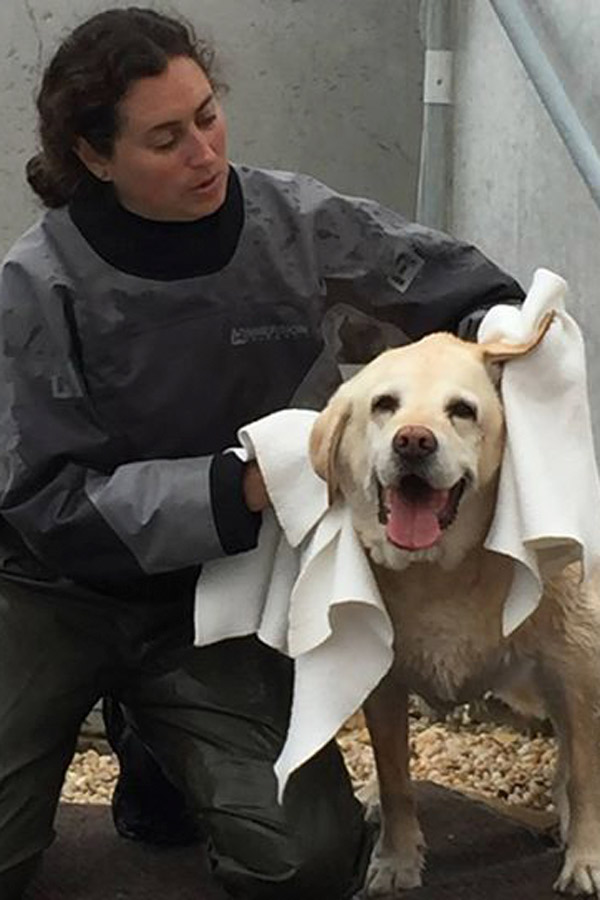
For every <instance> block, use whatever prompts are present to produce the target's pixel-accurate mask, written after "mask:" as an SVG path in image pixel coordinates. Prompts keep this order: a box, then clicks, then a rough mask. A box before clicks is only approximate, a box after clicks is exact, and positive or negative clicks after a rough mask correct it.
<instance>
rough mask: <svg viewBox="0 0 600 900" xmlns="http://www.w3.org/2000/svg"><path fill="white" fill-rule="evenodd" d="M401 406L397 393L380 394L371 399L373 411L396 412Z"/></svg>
mask: <svg viewBox="0 0 600 900" xmlns="http://www.w3.org/2000/svg"><path fill="white" fill-rule="evenodd" d="M399 408H400V400H399V398H398V397H396V395H395V394H380V395H379V397H374V398H373V400H372V401H371V412H373V413H395V412H396V410H398V409H399Z"/></svg>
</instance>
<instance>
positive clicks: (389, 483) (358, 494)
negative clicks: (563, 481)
mask: <svg viewBox="0 0 600 900" xmlns="http://www.w3.org/2000/svg"><path fill="white" fill-rule="evenodd" d="M549 323H550V320H548V321H547V322H545V323H544V325H543V327H542V328H541V329H540V332H539V333H538V335H537V336H536V338H535V339H534V340H533V341H531V342H529V343H527V344H521V345H506V344H501V343H494V344H487V345H486V344H472V343H467V342H466V341H461V340H459V339H458V338H456V337H454V336H452V335H450V334H434V335H430V336H429V337H426V338H423V339H422V340H421V341H419V342H417V343H415V344H410V345H409V346H406V347H401V348H398V349H395V350H388V351H386V352H385V353H383V354H381V355H380V356H378V357H377V358H376V359H375V360H373V362H371V363H369V365H367V366H365V368H364V369H362V370H361V371H360V372H359V373H358V374H357V375H355V376H354V377H353V378H352V379H350V380H349V381H347V382H346V383H345V384H344V385H342V386H341V388H340V389H339V390H338V391H337V392H336V394H335V395H334V396H333V398H332V399H331V401H330V402H329V404H328V406H327V407H326V409H325V410H324V411H323V412H322V413H321V415H320V416H319V418H318V419H317V421H316V423H315V425H314V428H313V431H312V434H311V441H310V453H311V460H312V463H313V466H314V468H315V471H316V472H317V473H318V474H319V475H320V476H321V477H322V478H324V479H325V480H326V481H327V484H328V488H329V496H330V499H331V498H333V496H334V495H335V493H336V492H337V491H340V492H341V493H342V494H343V496H344V497H345V499H346V501H347V502H348V503H349V505H350V508H351V510H352V515H353V519H354V524H355V526H356V529H357V531H358V533H359V535H360V537H361V540H362V542H363V544H364V545H365V547H366V548H367V549H368V550H369V552H370V554H371V557H372V558H373V560H374V561H375V562H377V563H380V564H382V565H385V566H387V567H389V568H394V569H401V568H404V567H405V566H407V565H409V564H410V563H411V562H414V561H431V562H433V561H435V562H439V563H440V564H441V565H443V566H445V567H448V568H451V567H453V566H454V565H456V564H457V563H458V562H460V560H461V559H462V558H463V556H464V554H465V553H466V552H467V551H468V550H469V549H471V548H472V547H474V546H476V545H477V544H478V543H481V542H482V541H483V539H484V537H485V534H486V532H487V529H488V527H489V523H490V519H491V515H492V512H493V504H494V498H495V491H496V483H497V476H498V472H499V468H500V462H501V458H502V451H503V444H504V420H503V413H502V406H501V402H500V397H499V393H498V390H497V386H496V385H497V381H498V377H499V366H498V364H499V363H501V362H503V361H505V360H507V359H509V358H512V357H514V356H518V355H522V354H524V353H527V352H528V351H530V350H532V349H533V348H534V347H535V346H537V343H539V340H541V338H542V336H543V334H544V333H545V331H546V329H547V327H548V325H549Z"/></svg>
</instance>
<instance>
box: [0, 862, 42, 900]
mask: <svg viewBox="0 0 600 900" xmlns="http://www.w3.org/2000/svg"><path fill="white" fill-rule="evenodd" d="M41 858H42V856H41V853H40V854H37V855H36V856H33V857H31V858H30V859H26V860H24V861H23V862H22V863H19V864H18V865H17V866H13V868H11V869H6V870H5V871H4V872H0V897H1V898H2V900H21V898H22V896H23V894H24V892H25V888H26V887H27V885H28V884H29V882H30V881H31V879H32V878H33V876H34V874H35V871H36V869H37V867H38V866H39V863H40V860H41Z"/></svg>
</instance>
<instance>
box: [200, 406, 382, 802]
mask: <svg viewBox="0 0 600 900" xmlns="http://www.w3.org/2000/svg"><path fill="white" fill-rule="evenodd" d="M316 417H317V413H315V412H310V411H307V410H283V411H281V412H277V413H273V414H272V415H270V416H266V417H265V418H263V419H259V420H258V421H256V422H253V423H251V424H250V425H247V426H245V427H244V428H242V429H241V430H240V432H239V433H238V438H239V441H240V444H241V448H236V449H235V451H234V452H236V453H237V454H238V455H239V456H241V457H242V458H243V459H252V458H256V459H257V461H258V464H259V466H260V469H261V472H262V473H263V477H264V479H265V482H266V486H267V490H268V493H269V497H270V498H271V502H272V504H273V510H267V511H266V512H265V513H264V515H263V525H262V528H261V531H260V535H259V542H258V546H257V548H256V549H255V550H251V551H249V552H248V553H241V554H238V555H237V556H230V557H227V558H225V559H219V560H214V561H212V562H209V563H207V564H206V565H205V566H204V567H203V569H202V573H201V575H200V578H199V580H198V585H197V588H196V605H195V642H196V644H209V643H213V642H215V641H219V640H222V639H224V638H229V637H239V636H242V635H246V634H257V635H258V637H259V638H260V639H261V640H262V641H263V642H264V643H266V644H268V645H269V646H271V647H274V648H275V649H277V650H280V651H281V652H282V653H286V654H288V655H289V656H291V657H292V658H293V659H294V660H295V678H294V695H293V699H292V710H291V718H290V723H289V728H288V734H287V737H286V741H285V744H284V746H283V749H282V751H281V754H280V756H279V758H278V760H277V761H276V764H275V773H276V775H277V779H278V784H279V795H280V797H281V796H282V795H283V791H284V789H285V785H286V782H287V779H288V778H289V776H290V774H291V773H292V772H293V771H294V770H295V769H296V768H298V766H300V765H302V763H303V762H305V761H306V760H308V759H310V757H311V756H313V755H314V754H315V753H316V752H317V751H318V750H319V749H320V748H321V747H323V746H324V745H325V744H326V743H327V742H328V741H329V740H331V738H332V737H334V735H335V734H336V732H337V731H338V730H339V728H340V726H341V725H342V724H343V722H344V721H345V720H346V719H347V718H348V716H350V715H351V714H352V713H353V712H354V711H355V710H356V709H357V708H358V707H359V706H360V705H361V704H362V703H363V701H364V700H365V699H366V697H367V696H368V695H369V694H370V692H371V691H372V690H373V688H374V687H375V686H376V685H377V683H378V682H379V681H380V680H381V678H382V677H383V676H384V674H385V673H386V671H387V669H388V668H389V667H390V665H391V662H392V658H393V653H392V644H393V630H392V625H391V622H390V620H389V617H388V614H387V612H386V610H385V607H384V605H383V602H382V599H381V596H380V594H379V589H378V587H377V584H376V582H375V579H374V578H373V575H372V572H371V568H370V566H369V563H368V560H367V558H366V555H365V553H364V550H363V549H362V547H361V546H360V544H359V541H358V538H357V536H356V533H355V531H354V528H353V526H352V521H351V516H350V512H349V510H348V509H347V508H346V507H345V505H344V504H342V503H341V502H339V503H336V504H334V506H332V507H331V508H328V507H327V488H326V486H325V484H324V482H323V481H322V480H321V479H320V478H318V477H317V475H315V473H314V472H313V470H312V468H311V466H310V463H309V458H308V438H309V434H310V430H311V427H312V424H313V422H314V421H315V419H316Z"/></svg>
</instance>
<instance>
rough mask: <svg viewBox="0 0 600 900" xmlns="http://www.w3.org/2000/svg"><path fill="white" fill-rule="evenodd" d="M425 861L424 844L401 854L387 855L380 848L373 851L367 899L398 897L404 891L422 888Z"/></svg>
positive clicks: (367, 881) (416, 845) (366, 885)
mask: <svg viewBox="0 0 600 900" xmlns="http://www.w3.org/2000/svg"><path fill="white" fill-rule="evenodd" d="M424 861H425V847H424V845H423V843H422V842H419V843H416V844H415V845H414V846H413V847H411V848H406V849H405V850H403V851H402V852H400V853H394V854H392V853H385V852H384V851H382V850H380V849H379V848H378V847H376V848H375V850H374V851H373V856H372V857H371V862H370V865H369V870H368V872H367V879H366V882H365V887H366V896H367V897H388V898H391V897H397V896H399V895H400V893H401V892H402V891H406V890H410V888H416V887H420V886H421V883H422V882H421V872H422V870H423V864H424Z"/></svg>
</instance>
